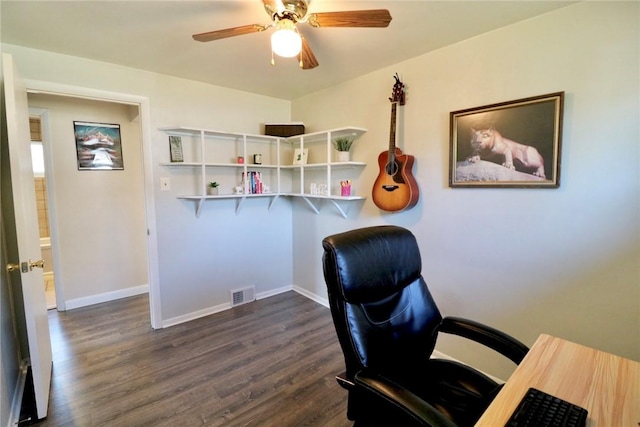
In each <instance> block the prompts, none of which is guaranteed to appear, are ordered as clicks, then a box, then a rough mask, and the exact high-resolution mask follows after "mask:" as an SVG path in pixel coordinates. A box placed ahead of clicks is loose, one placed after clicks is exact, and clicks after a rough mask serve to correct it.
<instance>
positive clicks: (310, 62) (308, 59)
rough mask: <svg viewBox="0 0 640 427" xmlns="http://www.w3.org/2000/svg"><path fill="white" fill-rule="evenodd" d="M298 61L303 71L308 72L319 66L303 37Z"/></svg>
mask: <svg viewBox="0 0 640 427" xmlns="http://www.w3.org/2000/svg"><path fill="white" fill-rule="evenodd" d="M298 61H300V67H301V68H302V69H303V70H310V69H312V68H316V67H317V66H318V65H320V64H318V60H317V59H316V56H315V55H314V54H313V51H312V50H311V46H309V43H307V39H306V38H304V37H302V50H301V51H300V54H299V55H298Z"/></svg>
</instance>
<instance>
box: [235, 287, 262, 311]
mask: <svg viewBox="0 0 640 427" xmlns="http://www.w3.org/2000/svg"><path fill="white" fill-rule="evenodd" d="M255 299H256V288H255V286H249V287H246V288H242V289H234V290H232V291H231V307H235V306H236V305H242V304H246V303H248V302H251V301H254V300H255Z"/></svg>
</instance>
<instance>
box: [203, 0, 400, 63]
mask: <svg viewBox="0 0 640 427" xmlns="http://www.w3.org/2000/svg"><path fill="white" fill-rule="evenodd" d="M262 3H263V4H264V8H265V10H266V11H267V13H268V14H269V16H270V17H271V20H272V21H273V22H272V23H271V24H268V25H262V24H252V25H243V26H240V27H233V28H226V29H224V30H216V31H210V32H207V33H200V34H194V35H193V39H194V40H196V41H199V42H210V41H214V40H220V39H224V38H227V37H235V36H241V35H243V34H251V33H258V32H262V31H265V30H266V29H268V28H271V27H275V28H277V30H276V32H274V33H273V35H272V36H271V48H272V52H273V53H275V54H277V55H279V56H282V57H287V58H292V57H294V56H297V58H298V61H299V62H300V67H301V68H302V69H304V70H310V69H312V68H315V67H317V66H318V60H317V59H316V57H315V55H314V54H313V51H312V50H311V47H310V46H309V43H307V40H306V39H305V38H304V37H302V35H300V33H299V32H298V28H297V24H298V23H307V24H309V25H310V26H312V27H315V28H322V27H369V28H371V27H377V28H380V27H387V26H388V25H389V22H391V14H390V13H389V11H388V10H386V9H371V10H352V11H341V12H317V13H309V14H307V10H308V8H309V4H310V3H311V0H262ZM271 63H272V64H273V56H272V59H271Z"/></svg>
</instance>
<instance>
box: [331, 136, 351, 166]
mask: <svg viewBox="0 0 640 427" xmlns="http://www.w3.org/2000/svg"><path fill="white" fill-rule="evenodd" d="M351 145H353V138H351V137H348V136H343V137H340V138H336V139H334V140H333V148H335V149H336V151H337V152H338V161H339V162H348V161H349V150H351Z"/></svg>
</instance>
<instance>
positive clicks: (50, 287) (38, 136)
mask: <svg viewBox="0 0 640 427" xmlns="http://www.w3.org/2000/svg"><path fill="white" fill-rule="evenodd" d="M47 117H48V115H47V112H46V111H45V110H39V109H38V110H36V109H30V111H29V131H30V136H31V160H32V164H33V179H34V183H35V189H36V206H37V209H38V232H39V235H40V253H41V255H42V258H41V259H42V260H43V261H44V268H43V270H44V271H43V277H44V288H45V294H46V300H47V310H52V309H55V308H57V301H56V287H55V272H54V270H53V254H52V249H51V226H50V223H49V218H50V209H49V197H48V192H47V188H48V185H47V178H49V180H51V174H50V173H49V175H48V176H47V173H46V171H47V166H46V164H47V163H48V162H47V161H45V158H46V159H47V160H50V158H49V157H50V156H49V154H50V153H49V145H48V142H49V141H47V140H46V139H45V137H44V133H43V131H42V130H43V128H44V127H46V125H47V123H46V121H47ZM43 124H44V125H45V126H43ZM45 151H46V152H47V155H46V156H45Z"/></svg>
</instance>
